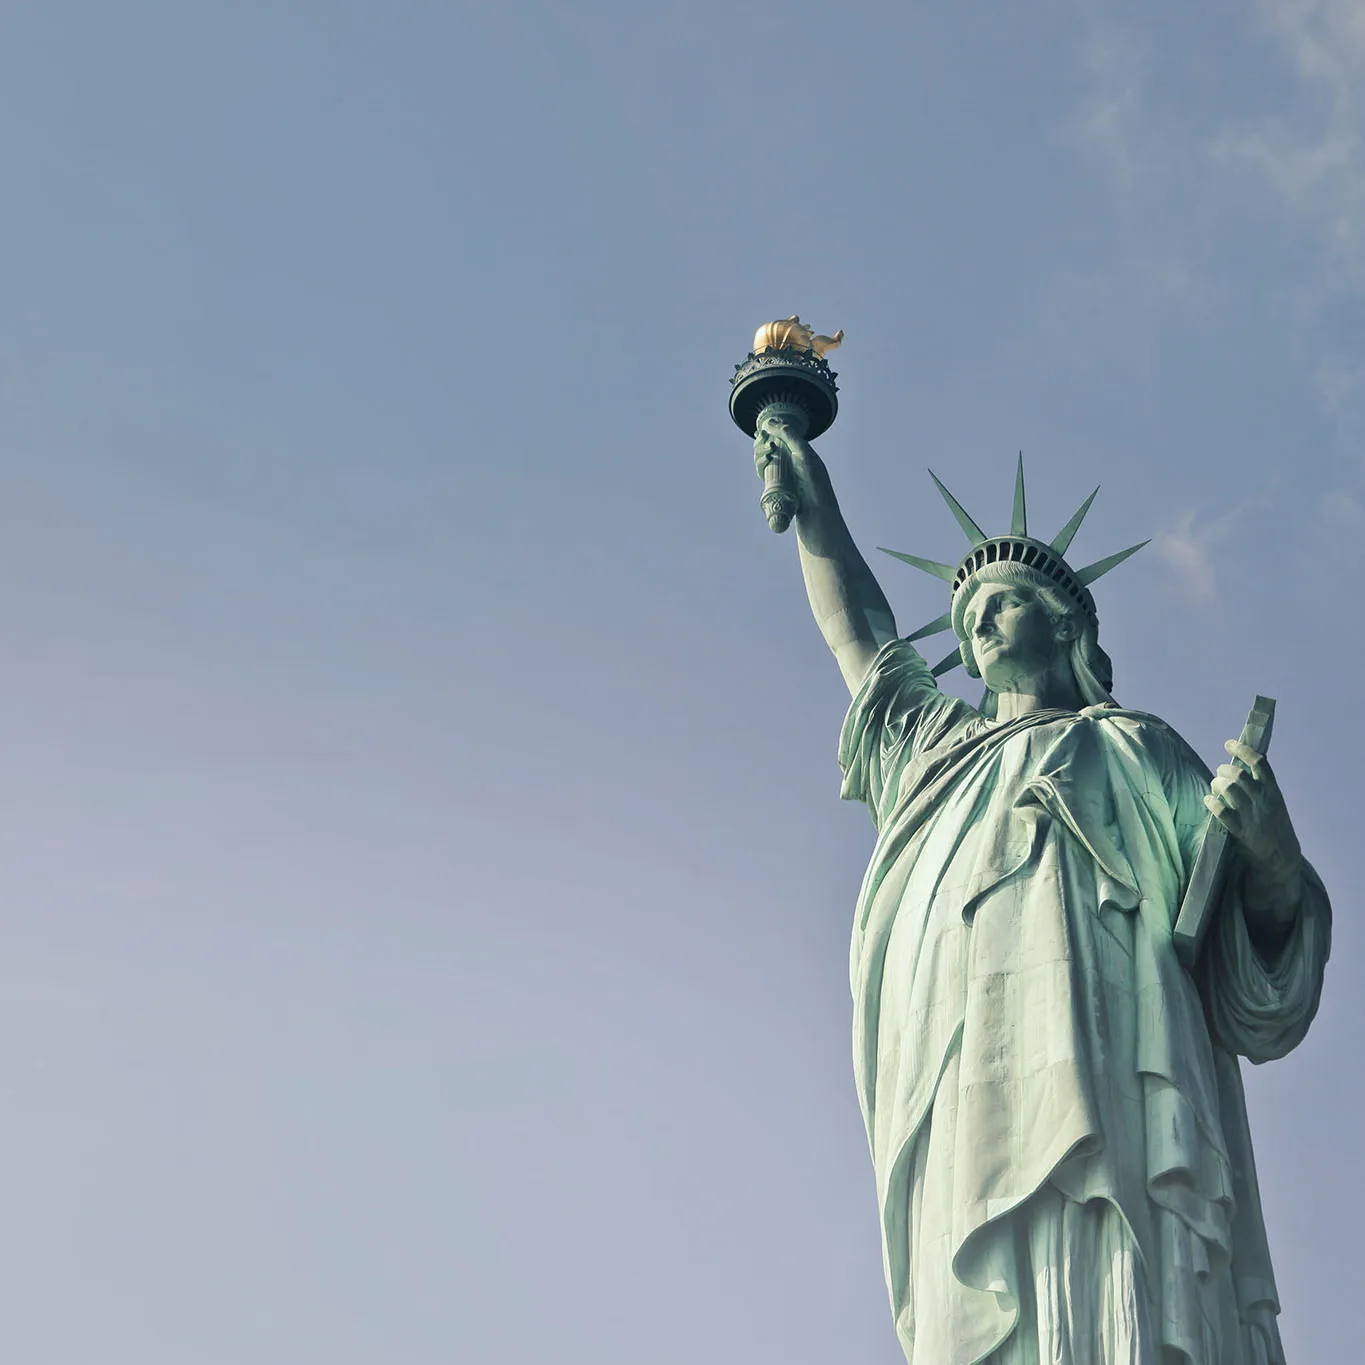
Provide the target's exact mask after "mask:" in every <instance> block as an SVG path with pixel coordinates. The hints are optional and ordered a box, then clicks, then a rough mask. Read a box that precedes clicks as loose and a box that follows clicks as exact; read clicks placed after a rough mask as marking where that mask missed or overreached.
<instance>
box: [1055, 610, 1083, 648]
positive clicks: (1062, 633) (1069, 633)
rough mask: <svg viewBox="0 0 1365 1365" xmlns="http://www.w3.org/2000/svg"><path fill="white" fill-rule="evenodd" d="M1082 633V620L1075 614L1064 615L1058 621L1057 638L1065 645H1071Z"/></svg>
mask: <svg viewBox="0 0 1365 1365" xmlns="http://www.w3.org/2000/svg"><path fill="white" fill-rule="evenodd" d="M1080 633H1081V626H1080V622H1079V621H1077V620H1076V618H1075V617H1074V616H1063V617H1062V619H1061V620H1060V621H1058V622H1057V632H1056V634H1057V639H1058V640H1060V641H1061V642H1062V644H1064V645H1069V644H1070V643H1071V642H1072V641H1073V640H1075V639H1076V638H1077V636H1079V635H1080Z"/></svg>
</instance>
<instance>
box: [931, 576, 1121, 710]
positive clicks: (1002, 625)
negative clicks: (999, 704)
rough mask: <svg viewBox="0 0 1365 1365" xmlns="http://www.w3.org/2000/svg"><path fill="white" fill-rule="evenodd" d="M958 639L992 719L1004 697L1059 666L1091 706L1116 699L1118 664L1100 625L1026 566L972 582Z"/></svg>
mask: <svg viewBox="0 0 1365 1365" xmlns="http://www.w3.org/2000/svg"><path fill="white" fill-rule="evenodd" d="M957 605H958V603H957V601H956V600H955V602H954V607H955V608H956V606H957ZM954 614H956V612H955V613H954ZM959 640H960V644H959V646H958V652H959V655H960V657H961V659H962V662H963V664H964V665H965V667H966V670H967V673H968V675H969V676H971V677H973V678H981V679H982V681H983V682H985V684H986V688H987V693H988V695H987V699H986V707H985V709H986V710H987V712H991V711H993V710H994V700H995V697H996V696H997V695H998V694H999V693H1001V692H1014V691H1019V690H1022V689H1024V688H1026V685H1027V684H1029V683H1030V682H1032V681H1033V680H1035V679H1037V678H1039V677H1042V676H1044V675H1047V674H1054V673H1055V672H1056V670H1057V668H1058V666H1059V664H1060V665H1062V666H1063V667H1065V669H1066V670H1067V671H1068V672H1069V673H1070V676H1071V679H1072V681H1073V682H1074V684H1075V690H1076V693H1077V695H1079V696H1080V697H1081V699H1082V700H1083V701H1084V702H1085V703H1086V705H1089V706H1095V705H1099V704H1101V703H1104V702H1111V701H1112V700H1113V698H1112V697H1111V696H1110V691H1111V689H1112V687H1113V685H1114V679H1113V665H1112V664H1111V662H1110V659H1109V656H1108V655H1107V654H1106V653H1105V652H1104V650H1103V649H1101V648H1100V643H1099V623H1098V622H1097V621H1096V620H1095V618H1094V616H1093V615H1092V614H1090V613H1087V612H1086V611H1084V610H1083V609H1082V608H1081V607H1080V606H1079V605H1078V604H1077V602H1076V601H1075V599H1074V598H1072V597H1071V596H1070V595H1069V594H1067V593H1065V592H1062V591H1060V590H1059V589H1058V588H1057V586H1056V584H1055V583H1053V582H1051V581H1050V580H1048V579H1047V578H1045V577H1044V576H1043V575H1042V574H1039V573H1037V572H1036V571H1034V570H1031V569H1029V568H1027V567H1026V566H1024V565H1022V564H1013V563H1008V562H1007V563H1004V564H992V565H989V566H987V567H986V568H984V569H983V570H982V571H981V572H980V573H979V574H977V575H974V576H973V578H972V580H971V582H970V585H968V586H966V587H964V589H963V591H962V594H961V631H960V633H959Z"/></svg>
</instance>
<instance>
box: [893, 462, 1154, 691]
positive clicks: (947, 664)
mask: <svg viewBox="0 0 1365 1365" xmlns="http://www.w3.org/2000/svg"><path fill="white" fill-rule="evenodd" d="M934 482H935V483H936V484H938V489H939V492H940V493H942V494H943V497H944V499H945V500H946V501H947V503H948V506H949V508H950V509H951V510H952V512H953V515H954V516H955V517H956V518H957V521H958V524H959V525H960V526H961V527H962V529H963V530H964V531H965V532H966V534H967V537H968V539H969V540H970V541H971V543H972V548H971V549H970V550H969V551H968V552H967V554H966V556H965V557H964V558H963V559H962V560H961V561H960V562H959V563H958V564H957V565H956V567H954V566H953V565H951V564H941V563H939V562H938V561H936V560H931V559H921V558H920V557H919V556H917V555H907V554H901V553H899V552H898V551H896V550H888V551H886V553H887V554H891V555H894V556H895V557H896V558H897V559H901V560H904V561H905V562H906V563H909V564H912V565H914V566H915V567H916V568H918V569H923V570H924V571H926V572H928V573H931V574H934V575H935V576H936V577H939V578H942V579H945V580H946V581H947V582H948V583H949V584H950V585H951V589H952V598H951V603H950V606H949V609H948V610H947V611H946V612H945V613H944V614H943V615H942V616H940V617H939V618H938V619H937V620H935V621H931V622H930V623H929V624H928V625H927V626H924V627H922V628H921V629H920V630H917V631H915V632H914V633H913V634H911V635H910V636H908V637H907V638H908V639H910V640H918V639H922V638H924V637H925V636H928V635H932V634H936V633H937V632H938V631H941V630H947V629H948V628H949V627H951V628H952V630H953V633H954V634H955V635H956V636H957V638H958V648H957V649H956V650H954V651H953V653H952V654H950V655H948V656H947V658H945V659H943V660H942V661H941V662H940V663H939V664H937V665H935V667H934V669H933V672H934V675H935V676H936V677H937V676H939V675H941V674H943V673H947V672H949V671H950V670H951V669H953V668H955V667H956V666H957V665H958V664H959V663H962V664H964V665H965V666H966V669H967V672H968V673H969V674H970V675H971V676H972V677H974V678H975V677H980V678H983V679H984V680H985V683H986V687H987V695H986V704H985V709H986V710H987V712H992V711H993V710H994V698H995V695H996V694H998V693H999V692H1002V691H1015V690H1018V688H1019V683H1020V682H1021V681H1023V680H1025V679H1029V678H1036V677H1039V676H1040V675H1042V674H1044V673H1048V672H1051V671H1053V670H1054V668H1055V667H1056V666H1057V665H1058V663H1059V661H1060V660H1061V659H1062V658H1063V657H1064V658H1065V660H1066V662H1067V663H1068V664H1069V666H1070V671H1071V674H1072V677H1073V678H1074V680H1075V683H1076V692H1077V694H1078V695H1079V696H1080V697H1081V698H1082V699H1083V700H1084V701H1085V702H1086V703H1087V704H1089V705H1096V704H1099V703H1101V702H1105V701H1111V700H1112V698H1111V697H1110V695H1109V693H1110V689H1111V688H1112V686H1113V668H1112V665H1111V664H1110V661H1109V656H1108V655H1107V654H1106V653H1105V652H1104V650H1102V649H1101V648H1100V645H1099V617H1098V615H1097V614H1096V611H1095V599H1094V598H1093V597H1092V596H1091V594H1090V587H1089V585H1090V584H1091V583H1093V582H1094V581H1095V580H1096V579H1097V578H1099V577H1100V576H1101V575H1103V574H1105V573H1108V571H1109V570H1110V569H1112V568H1113V567H1114V566H1115V565H1116V564H1120V563H1122V561H1123V560H1125V559H1127V558H1128V556H1129V555H1131V554H1133V553H1135V552H1136V551H1137V550H1139V549H1141V548H1142V545H1133V546H1130V547H1129V548H1128V549H1127V550H1122V551H1120V552H1119V553H1118V554H1115V555H1109V556H1108V557H1107V558H1105V559H1101V560H1099V561H1097V562H1096V563H1094V564H1090V565H1087V566H1086V567H1085V568H1083V569H1073V568H1072V567H1071V566H1070V565H1069V564H1068V563H1067V562H1066V560H1065V558H1064V557H1063V556H1064V554H1065V552H1066V550H1067V549H1068V548H1069V546H1070V544H1071V540H1072V537H1073V536H1074V535H1075V534H1076V531H1077V529H1078V528H1079V526H1080V524H1081V521H1082V519H1083V518H1084V516H1085V514H1086V512H1087V511H1089V509H1090V504H1091V502H1093V501H1094V498H1095V494H1094V493H1092V494H1091V495H1090V497H1088V498H1087V499H1086V500H1085V502H1084V503H1082V504H1081V506H1080V508H1079V510H1078V511H1077V512H1076V514H1075V515H1074V516H1073V517H1072V518H1071V520H1070V521H1068V522H1067V524H1066V525H1065V526H1064V527H1063V528H1062V529H1061V531H1059V532H1058V533H1057V535H1056V536H1054V537H1053V539H1052V540H1051V541H1048V542H1044V541H1040V540H1035V539H1033V537H1031V536H1030V535H1029V534H1028V525H1027V518H1026V515H1025V508H1024V462H1023V459H1022V458H1021V459H1020V461H1019V472H1018V476H1017V478H1016V481H1015V488H1014V515H1013V517H1012V519H1011V524H1010V530H1009V532H1008V533H1007V534H1005V535H999V536H987V535H986V534H985V532H983V531H982V530H981V528H980V527H979V526H978V525H977V524H976V523H975V522H974V521H973V520H972V519H971V517H969V516H968V515H967V513H966V512H965V511H964V510H963V509H962V506H961V505H960V504H959V503H958V501H957V499H956V498H954V497H953V495H952V494H951V493H949V492H948V490H947V489H946V488H944V486H943V485H942V484H941V483H939V481H938V479H937V477H935V478H934ZM1095 491H1096V492H1098V491H1099V490H1098V489H1096V490H1095ZM1142 544H1146V542H1145V541H1144V542H1142Z"/></svg>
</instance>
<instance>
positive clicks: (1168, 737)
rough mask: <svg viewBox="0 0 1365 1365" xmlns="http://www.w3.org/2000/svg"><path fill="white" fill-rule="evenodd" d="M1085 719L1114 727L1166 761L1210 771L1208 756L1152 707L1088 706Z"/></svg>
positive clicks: (1084, 713) (1083, 713)
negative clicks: (1153, 711)
mask: <svg viewBox="0 0 1365 1365" xmlns="http://www.w3.org/2000/svg"><path fill="white" fill-rule="evenodd" d="M1080 714H1081V715H1082V716H1083V717H1084V718H1085V719H1087V720H1093V721H1098V722H1100V724H1101V725H1102V726H1105V727H1112V728H1113V730H1114V731H1115V732H1117V733H1118V734H1121V735H1122V736H1123V737H1124V739H1125V740H1127V742H1128V743H1130V744H1138V745H1141V746H1142V747H1143V748H1144V749H1146V750H1148V751H1149V752H1151V753H1152V755H1153V757H1156V758H1158V759H1163V760H1165V762H1166V763H1168V764H1171V765H1174V766H1178V767H1189V768H1194V769H1196V770H1198V771H1199V772H1201V773H1202V772H1205V771H1207V768H1206V765H1205V763H1204V760H1203V759H1201V758H1200V757H1199V755H1198V754H1197V753H1195V751H1194V750H1193V749H1192V748H1191V747H1190V745H1189V744H1188V743H1186V741H1185V738H1184V736H1183V735H1182V734H1181V733H1180V732H1179V731H1178V730H1177V729H1176V728H1175V727H1174V726H1173V725H1171V724H1170V723H1169V722H1167V721H1164V720H1162V719H1161V717H1160V716H1154V715H1153V714H1152V713H1151V712H1150V711H1134V710H1130V709H1129V708H1128V707H1126V706H1087V707H1086V708H1085V710H1083V711H1082V712H1081V713H1080Z"/></svg>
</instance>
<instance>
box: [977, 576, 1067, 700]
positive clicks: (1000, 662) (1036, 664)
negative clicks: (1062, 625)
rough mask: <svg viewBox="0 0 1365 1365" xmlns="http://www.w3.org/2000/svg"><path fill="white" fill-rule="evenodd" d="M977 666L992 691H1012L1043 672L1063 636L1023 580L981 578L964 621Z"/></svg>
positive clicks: (1059, 646) (1040, 675)
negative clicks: (1008, 580) (1004, 581)
mask: <svg viewBox="0 0 1365 1365" xmlns="http://www.w3.org/2000/svg"><path fill="white" fill-rule="evenodd" d="M962 624H963V628H964V629H965V630H966V632H967V639H968V640H969V641H970V642H971V646H972V654H973V656H974V657H975V659H976V666H977V668H978V669H979V670H980V671H981V676H982V678H983V679H984V680H985V683H986V686H987V687H989V688H990V689H991V691H992V692H1016V691H1019V690H1020V686H1021V684H1023V683H1025V682H1028V681H1030V680H1032V679H1034V678H1039V677H1042V676H1043V675H1044V674H1046V673H1047V672H1048V670H1049V669H1050V668H1051V667H1052V664H1053V662H1054V660H1055V659H1056V657H1057V654H1058V652H1059V651H1060V650H1064V649H1065V648H1066V647H1067V646H1066V641H1065V639H1064V638H1063V637H1062V635H1061V634H1060V633H1059V632H1058V629H1057V627H1056V626H1055V625H1054V624H1053V621H1052V618H1051V617H1050V616H1049V615H1048V612H1047V608H1046V607H1044V606H1043V603H1042V601H1041V600H1040V599H1039V597H1038V594H1037V593H1036V592H1035V591H1034V590H1033V589H1032V588H1031V587H1029V586H1028V585H1027V584H1026V583H984V584H982V586H981V587H979V588H978V589H977V590H976V592H975V593H974V594H973V595H972V600H971V601H970V603H968V605H967V612H966V615H965V616H964V617H963V620H962Z"/></svg>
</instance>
